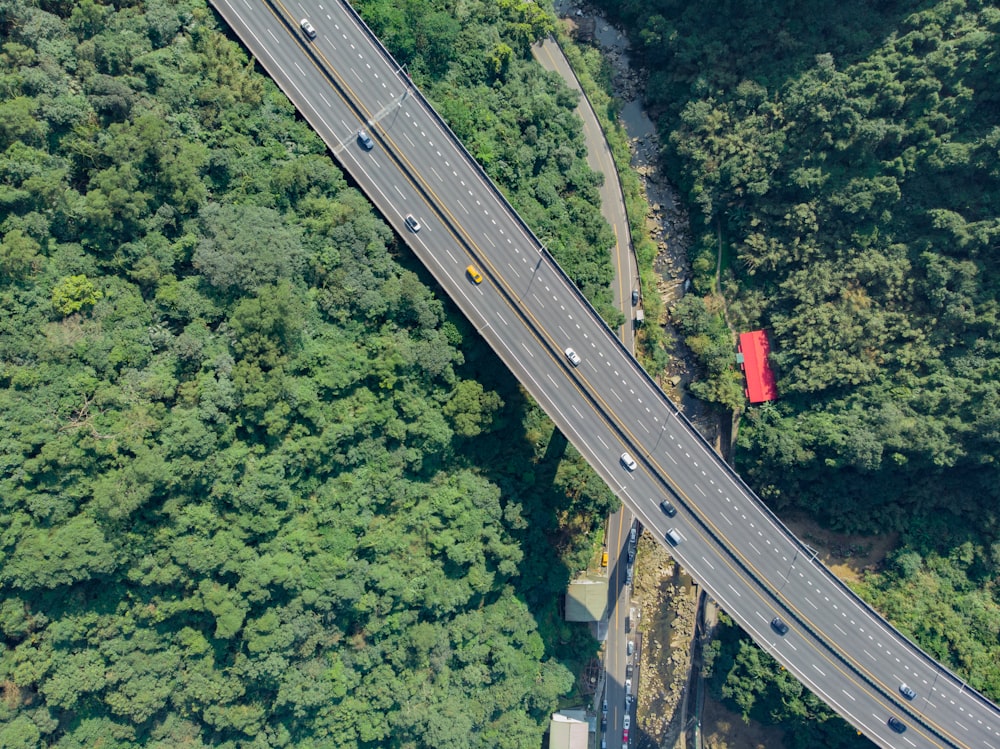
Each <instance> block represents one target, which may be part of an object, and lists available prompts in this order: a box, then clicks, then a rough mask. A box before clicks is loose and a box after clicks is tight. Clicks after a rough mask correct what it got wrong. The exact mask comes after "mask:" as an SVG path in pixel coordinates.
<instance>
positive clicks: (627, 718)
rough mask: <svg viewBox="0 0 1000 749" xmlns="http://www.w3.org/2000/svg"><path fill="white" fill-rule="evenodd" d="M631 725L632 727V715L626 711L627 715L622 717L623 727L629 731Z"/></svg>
mask: <svg viewBox="0 0 1000 749" xmlns="http://www.w3.org/2000/svg"><path fill="white" fill-rule="evenodd" d="M631 727H632V716H631V715H629V714H628V713H625V717H624V718H622V728H624V729H625V730H626V731H627V730H628V729H629V728H631Z"/></svg>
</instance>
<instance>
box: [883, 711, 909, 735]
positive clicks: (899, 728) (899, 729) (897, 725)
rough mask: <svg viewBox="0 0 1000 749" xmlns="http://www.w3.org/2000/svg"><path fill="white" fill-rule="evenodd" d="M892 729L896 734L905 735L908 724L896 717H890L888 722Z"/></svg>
mask: <svg viewBox="0 0 1000 749" xmlns="http://www.w3.org/2000/svg"><path fill="white" fill-rule="evenodd" d="M886 722H887V723H888V724H889V728H891V729H892V730H893V731H895V732H896V733H903V732H904V731H906V724H905V723H904V722H903V721H901V720H900V719H899V718H897V717H896V716H894V715H890V716H889V720H887V721H886Z"/></svg>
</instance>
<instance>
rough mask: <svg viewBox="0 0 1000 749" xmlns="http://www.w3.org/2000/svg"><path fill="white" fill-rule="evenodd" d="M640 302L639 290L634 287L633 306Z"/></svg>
mask: <svg viewBox="0 0 1000 749" xmlns="http://www.w3.org/2000/svg"><path fill="white" fill-rule="evenodd" d="M638 303H639V290H638V289H632V306H633V307H634V306H635V305H637V304H638Z"/></svg>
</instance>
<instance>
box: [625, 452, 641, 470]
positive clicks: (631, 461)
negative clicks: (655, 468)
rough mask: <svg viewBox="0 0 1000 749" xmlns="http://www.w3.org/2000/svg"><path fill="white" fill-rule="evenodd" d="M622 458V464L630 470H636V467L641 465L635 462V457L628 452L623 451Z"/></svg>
mask: <svg viewBox="0 0 1000 749" xmlns="http://www.w3.org/2000/svg"><path fill="white" fill-rule="evenodd" d="M621 460H622V465H623V466H625V467H626V468H627V469H629V470H630V471H634V470H635V469H636V468H638V467H639V464H638V463H636V462H635V458H633V457H632V456H631V455H629V454H628V453H622V458H621Z"/></svg>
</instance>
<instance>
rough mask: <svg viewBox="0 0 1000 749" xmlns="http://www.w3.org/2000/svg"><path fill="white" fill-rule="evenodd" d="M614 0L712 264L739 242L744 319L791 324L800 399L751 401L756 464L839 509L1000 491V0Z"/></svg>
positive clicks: (848, 516)
mask: <svg viewBox="0 0 1000 749" xmlns="http://www.w3.org/2000/svg"><path fill="white" fill-rule="evenodd" d="M605 5H606V7H607V10H608V12H609V13H611V14H613V15H614V16H615V17H617V18H618V19H620V20H622V21H623V22H625V23H626V24H628V25H629V26H630V27H633V28H634V29H635V31H634V33H633V34H632V39H633V44H634V46H635V47H636V49H637V53H638V56H639V58H640V59H641V60H642V61H643V63H644V64H645V65H646V66H647V68H648V72H649V79H648V87H647V94H648V97H649V99H650V103H651V105H652V106H653V107H655V108H656V109H657V111H658V112H660V115H661V122H662V125H663V129H664V135H665V138H666V141H667V142H668V144H669V145H668V147H667V149H666V152H665V160H666V163H667V165H668V168H669V169H670V171H671V173H672V174H673V175H674V177H675V178H676V179H677V180H678V182H679V183H680V184H681V186H682V188H683V189H684V190H685V192H686V193H687V194H688V196H689V197H690V201H691V203H692V205H693V206H694V207H695V208H696V210H694V211H693V214H694V226H693V232H694V241H695V242H694V243H695V248H694V257H693V263H694V267H695V273H696V279H695V280H696V285H697V286H699V290H700V291H701V292H702V293H707V292H708V291H709V290H710V287H711V286H712V284H713V279H714V276H715V269H716V259H717V257H718V256H719V254H720V251H721V255H722V258H723V261H724V264H725V271H726V272H725V274H724V276H723V290H724V292H725V294H726V297H727V303H728V304H727V307H728V309H727V314H728V316H729V319H730V321H731V322H732V323H733V324H734V326H736V327H737V328H739V329H747V328H751V327H758V326H763V327H765V328H767V329H768V330H769V332H770V334H771V336H772V342H773V364H774V365H775V367H776V369H777V372H778V375H779V382H778V389H779V391H780V393H781V394H782V397H781V399H780V400H779V401H778V402H777V403H776V404H774V405H773V406H770V407H766V408H759V409H751V410H750V411H749V413H748V414H747V416H748V418H746V419H745V420H744V422H743V424H742V425H741V432H740V436H741V439H740V447H741V448H742V453H741V456H740V461H741V467H742V468H743V469H744V470H747V471H748V472H749V473H750V475H751V477H752V478H753V479H754V480H755V481H757V482H759V483H760V484H761V485H762V486H763V489H764V492H765V493H766V494H767V496H768V498H769V499H770V500H771V501H772V502H773V503H775V504H776V505H777V506H779V507H780V506H784V505H789V504H795V505H801V506H805V507H809V508H812V509H813V510H814V511H815V512H817V513H819V514H820V515H821V516H822V517H823V518H824V519H825V520H826V521H827V522H829V523H833V524H835V525H840V526H841V527H845V526H847V525H850V524H854V525H855V526H856V527H859V528H872V527H882V528H893V527H901V526H902V525H903V524H905V522H906V518H907V517H909V516H910V515H911V514H912V513H914V512H916V513H925V512H930V511H934V510H936V509H939V508H943V507H947V508H948V509H949V510H950V511H953V512H957V513H961V514H965V515H967V516H970V517H975V518H977V522H978V519H979V517H980V514H981V510H982V507H983V503H982V499H983V498H989V499H990V500H991V502H990V503H989V504H991V505H993V506H995V504H996V502H997V500H998V499H1000V489H998V486H1000V482H998V480H997V479H998V474H997V462H996V460H995V456H996V454H997V451H998V448H1000V432H998V430H997V428H996V425H997V422H998V419H1000V411H998V410H997V409H998V404H1000V390H998V388H1000V377H998V374H1000V355H998V354H1000V349H998V338H997V332H996V331H997V324H996V323H997V306H998V304H997V291H998V270H1000V269H998V268H997V264H996V260H997V257H998V252H997V250H998V248H1000V168H998V163H1000V161H998V158H997V156H998V153H1000V118H998V112H1000V92H998V89H997V86H996V83H995V76H994V75H993V71H994V69H995V68H996V66H997V63H998V58H1000V9H997V8H996V7H994V6H993V4H991V3H987V2H977V1H976V0H947V1H946V2H936V3H929V4H923V5H921V6H919V7H917V6H915V5H914V4H912V3H906V2H902V0H899V1H897V2H890V3H878V4H874V5H873V4H871V3H864V2H860V0H859V1H858V2H847V3H839V4H835V5H830V4H828V3H825V4H820V3H815V2H806V3H798V2H796V3H790V2H778V3H762V2H735V3H727V4H726V11H725V12H724V13H723V12H719V8H718V7H717V4H714V3H700V2H695V3H689V2H684V3H681V2H677V1H676V0H657V1H656V2H652V3H647V2H643V3H636V2H629V0H626V1H625V2H623V3H613V4H610V3H609V4H605ZM699 332H708V333H710V332H711V326H710V325H709V324H708V323H707V322H706V323H705V324H704V325H702V326H701V327H700V328H699V329H698V330H697V331H693V334H695V333H699ZM709 353H710V354H712V355H714V353H715V352H714V349H711V347H709ZM710 371H713V372H716V374H715V375H714V376H716V377H717V378H719V379H724V378H725V377H727V376H728V373H727V372H718V369H717V368H715V369H711V370H710ZM703 392H708V393H710V394H711V393H717V394H719V401H720V402H727V399H726V395H728V394H729V393H730V392H731V391H730V390H729V389H728V388H727V387H726V386H725V385H716V386H714V387H704V386H703ZM731 400H732V399H731V398H730V399H728V401H729V402H727V404H728V405H733V404H732V403H731ZM740 405H742V404H740ZM834 476H835V477H836V479H835V480H834V479H833V477H834ZM900 487H905V491H903V492H901V491H899V488H900ZM991 522H992V521H991Z"/></svg>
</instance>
